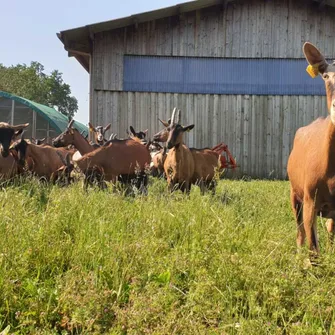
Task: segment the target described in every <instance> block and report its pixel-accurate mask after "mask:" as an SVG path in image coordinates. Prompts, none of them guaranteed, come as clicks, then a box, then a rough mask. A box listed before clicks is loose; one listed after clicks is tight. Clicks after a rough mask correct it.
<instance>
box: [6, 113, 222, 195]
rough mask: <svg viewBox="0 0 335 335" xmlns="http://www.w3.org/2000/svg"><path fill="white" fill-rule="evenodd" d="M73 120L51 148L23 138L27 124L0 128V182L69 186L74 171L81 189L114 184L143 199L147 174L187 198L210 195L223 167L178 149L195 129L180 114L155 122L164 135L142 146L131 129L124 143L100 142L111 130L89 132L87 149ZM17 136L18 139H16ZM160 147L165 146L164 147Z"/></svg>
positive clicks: (202, 153) (210, 156)
mask: <svg viewBox="0 0 335 335" xmlns="http://www.w3.org/2000/svg"><path fill="white" fill-rule="evenodd" d="M73 122H74V121H73V120H71V121H70V122H69V124H68V125H67V128H66V129H65V131H64V132H63V133H62V134H60V135H59V136H58V137H56V138H54V139H53V140H52V144H53V145H49V144H43V143H41V141H36V140H35V141H30V140H25V139H24V138H23V130H24V128H26V127H28V126H29V124H22V125H16V126H11V125H9V124H7V123H3V122H2V123H0V143H1V145H2V148H1V156H2V157H0V177H1V178H2V180H4V179H5V180H8V179H11V178H13V177H14V176H16V175H18V174H21V175H24V174H25V173H27V172H28V173H29V174H33V175H36V176H37V177H39V178H42V179H44V180H46V181H50V182H52V183H61V184H66V185H67V184H69V183H70V182H71V181H72V180H73V174H74V173H73V170H74V168H76V170H77V171H80V173H82V174H83V176H84V185H85V188H86V187H87V186H88V185H89V184H93V183H96V184H97V185H98V186H99V187H101V188H106V181H110V182H112V183H113V184H115V182H117V181H118V182H119V183H120V184H121V185H123V186H125V188H126V190H128V189H131V190H133V189H134V188H135V189H137V190H138V191H140V192H141V193H146V191H147V183H148V174H149V173H151V174H152V175H153V176H165V178H166V179H167V182H168V187H169V189H170V190H171V191H173V190H175V189H180V190H182V191H183V192H187V193H189V192H190V189H191V185H192V184H194V185H195V184H196V185H198V186H199V187H200V190H201V193H202V194H203V193H204V192H205V191H206V190H211V191H212V192H215V186H216V182H215V175H216V171H219V170H220V168H221V167H222V164H221V160H220V154H219V153H218V151H216V150H215V148H214V149H207V148H206V149H190V148H188V147H187V146H186V145H185V144H184V143H183V134H184V132H186V131H190V130H191V129H193V127H194V125H189V126H187V127H184V126H182V125H181V124H180V110H177V109H176V108H175V109H174V110H173V113H172V116H171V119H170V120H169V121H167V122H165V121H162V120H160V122H161V123H162V124H163V125H164V129H163V130H161V131H160V132H159V133H157V134H156V135H154V137H153V141H146V139H145V138H146V134H147V131H140V132H138V133H137V132H135V130H134V128H133V127H130V131H131V132H130V133H128V136H129V137H128V138H127V139H117V138H116V136H115V135H111V137H110V138H109V140H106V139H105V133H106V132H107V130H109V128H110V126H111V125H110V124H109V125H107V126H106V127H101V126H99V127H93V125H92V124H91V123H89V127H90V131H91V132H93V133H94V138H95V142H96V143H92V142H91V143H90V142H89V141H88V140H87V139H86V138H85V137H84V136H83V135H82V134H81V133H80V132H79V131H78V130H77V129H75V128H73ZM20 134H21V139H19V140H16V137H17V136H19V135H20ZM159 142H161V143H165V142H166V146H164V147H163V146H162V145H161V144H159Z"/></svg>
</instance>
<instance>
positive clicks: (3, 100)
mask: <svg viewBox="0 0 335 335" xmlns="http://www.w3.org/2000/svg"><path fill="white" fill-rule="evenodd" d="M0 121H1V122H7V123H9V124H13V125H17V124H23V123H29V127H28V128H26V129H25V132H24V136H25V138H29V139H30V138H38V139H42V138H45V139H46V141H47V142H49V143H51V140H52V139H53V138H54V137H56V136H58V135H59V134H60V133H62V132H63V131H64V130H65V129H66V127H67V125H68V119H67V117H66V116H65V115H63V114H62V113H60V112H58V111H56V110H55V109H54V108H52V107H49V106H45V105H42V104H39V103H37V102H35V101H31V100H28V99H25V98H22V97H19V96H17V95H15V94H11V93H8V92H4V91H0ZM74 127H75V128H76V129H78V130H79V131H80V132H82V133H83V134H84V135H85V136H86V135H88V129H87V127H86V126H85V125H83V124H82V123H80V122H78V121H75V123H74Z"/></svg>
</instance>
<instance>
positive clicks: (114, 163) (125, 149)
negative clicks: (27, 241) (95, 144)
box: [76, 140, 151, 180]
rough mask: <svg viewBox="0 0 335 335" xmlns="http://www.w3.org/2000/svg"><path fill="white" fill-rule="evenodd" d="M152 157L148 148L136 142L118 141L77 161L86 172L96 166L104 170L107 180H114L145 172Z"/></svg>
mask: <svg viewBox="0 0 335 335" xmlns="http://www.w3.org/2000/svg"><path fill="white" fill-rule="evenodd" d="M150 161H151V156H150V153H149V150H148V149H147V148H146V146H144V145H142V144H141V143H139V142H136V141H134V140H116V141H112V142H111V143H110V144H109V145H107V146H103V147H101V148H99V149H96V150H94V151H92V152H90V153H87V154H86V155H84V156H82V157H81V158H80V159H78V160H77V162H76V163H77V165H78V166H79V168H80V169H81V170H82V171H83V172H85V171H86V170H87V169H89V168H92V167H94V166H99V167H101V168H103V170H104V173H105V178H106V179H107V180H112V179H113V177H115V176H118V175H131V174H134V173H135V172H137V170H140V171H144V169H145V168H146V167H147V166H149V165H150Z"/></svg>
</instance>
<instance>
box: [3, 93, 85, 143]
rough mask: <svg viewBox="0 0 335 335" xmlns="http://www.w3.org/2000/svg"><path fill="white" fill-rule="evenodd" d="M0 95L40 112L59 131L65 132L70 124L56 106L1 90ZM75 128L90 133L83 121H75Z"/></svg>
mask: <svg viewBox="0 0 335 335" xmlns="http://www.w3.org/2000/svg"><path fill="white" fill-rule="evenodd" d="M0 97H4V98H8V99H11V100H14V101H17V102H19V103H21V104H23V105H26V106H28V107H29V108H31V109H32V110H34V111H35V112H36V113H38V114H40V115H41V116H42V117H43V118H45V119H47V120H48V122H49V123H50V124H51V125H52V126H53V127H54V128H55V129H57V130H58V131H59V132H63V131H64V130H65V129H66V127H67V125H68V119H67V117H66V116H65V115H64V114H62V113H60V112H57V111H56V110H55V109H54V108H52V107H49V106H45V105H42V104H39V103H37V102H35V101H31V100H28V99H25V98H22V97H19V96H17V95H14V94H11V93H8V92H4V91H0ZM74 128H76V129H78V130H79V131H80V132H82V131H83V132H84V136H86V135H88V129H87V127H86V126H85V125H83V124H82V123H80V122H78V121H75V122H74Z"/></svg>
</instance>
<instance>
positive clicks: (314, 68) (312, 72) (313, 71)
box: [306, 64, 320, 78]
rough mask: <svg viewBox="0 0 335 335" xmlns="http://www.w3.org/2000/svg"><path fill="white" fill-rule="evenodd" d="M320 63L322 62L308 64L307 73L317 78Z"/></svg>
mask: <svg viewBox="0 0 335 335" xmlns="http://www.w3.org/2000/svg"><path fill="white" fill-rule="evenodd" d="M319 65H320V64H314V65H308V66H307V69H306V71H307V73H308V74H309V75H310V76H311V77H312V78H315V77H317V75H318V74H319Z"/></svg>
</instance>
